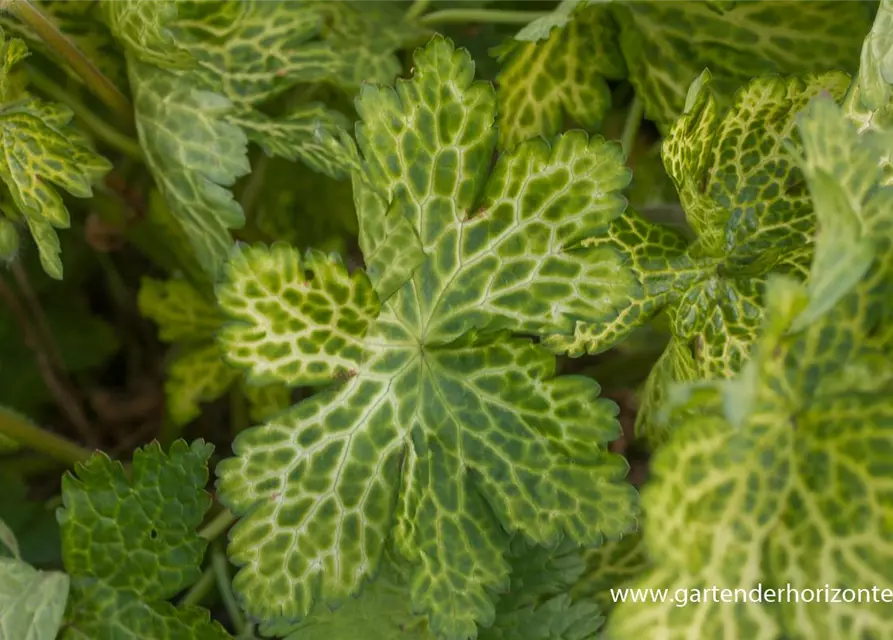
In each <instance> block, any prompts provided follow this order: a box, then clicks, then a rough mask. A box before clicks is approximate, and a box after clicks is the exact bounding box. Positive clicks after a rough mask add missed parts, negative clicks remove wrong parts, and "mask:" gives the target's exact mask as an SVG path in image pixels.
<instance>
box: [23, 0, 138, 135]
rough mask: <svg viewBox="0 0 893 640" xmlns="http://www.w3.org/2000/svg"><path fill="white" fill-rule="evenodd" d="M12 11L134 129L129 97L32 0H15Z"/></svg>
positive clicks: (124, 122)
mask: <svg viewBox="0 0 893 640" xmlns="http://www.w3.org/2000/svg"><path fill="white" fill-rule="evenodd" d="M9 10H10V11H11V12H12V13H14V14H15V15H16V17H18V19H19V20H21V21H22V22H23V23H25V25H26V26H27V27H28V28H30V29H31V30H32V31H33V32H34V33H36V34H37V35H38V36H39V37H40V39H41V40H43V41H44V42H45V43H46V44H47V46H49V47H50V49H52V50H53V51H55V52H56V53H57V54H58V55H59V56H60V57H61V58H62V59H63V60H65V62H67V63H68V65H69V66H70V67H71V68H72V69H73V70H74V72H75V73H76V74H78V75H79V76H80V77H81V78H82V79H83V81H84V83H85V84H86V85H87V87H88V88H89V89H90V91H92V92H93V93H94V94H95V95H96V97H98V98H99V99H100V100H102V101H103V102H104V103H105V104H107V105H108V106H109V108H110V109H112V111H114V112H115V113H116V114H117V115H118V117H119V118H120V119H121V122H122V124H124V125H126V126H127V127H128V128H132V127H133V108H132V107H131V105H130V101H129V100H128V99H127V97H126V96H125V95H124V94H123V93H121V91H119V90H118V87H116V86H115V85H114V84H113V83H112V81H111V80H109V79H108V78H106V77H105V75H103V73H102V72H101V71H100V70H99V69H98V68H97V67H96V65H94V64H93V62H92V61H91V60H90V58H88V57H87V56H85V55H84V53H83V52H82V51H81V50H80V49H78V47H77V45H75V44H74V42H72V41H71V40H69V38H68V36H66V35H65V34H64V33H62V32H61V31H60V30H59V27H58V26H56V24H55V23H54V22H53V21H52V20H51V19H50V18H49V17H48V16H46V15H45V14H44V13H43V11H41V10H40V9H39V8H38V7H37V6H35V5H34V4H32V3H31V2H30V1H29V0H16V1H15V2H13V3H11V4H10V5H9Z"/></svg>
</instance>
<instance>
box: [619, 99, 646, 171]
mask: <svg viewBox="0 0 893 640" xmlns="http://www.w3.org/2000/svg"><path fill="white" fill-rule="evenodd" d="M644 114H645V105H644V104H643V103H642V101H641V100H640V99H639V96H638V95H637V96H635V97H634V98H633V103H632V104H631V105H630V106H629V111H627V112H626V122H625V123H624V125H623V133H622V134H621V136H620V146H621V148H622V149H623V155H624V156H625V157H626V158H629V155H630V154H631V153H632V151H633V147H634V146H635V144H636V136H637V135H639V125H641V124H642V116H643V115H644Z"/></svg>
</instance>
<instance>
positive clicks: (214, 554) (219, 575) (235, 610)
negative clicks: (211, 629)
mask: <svg viewBox="0 0 893 640" xmlns="http://www.w3.org/2000/svg"><path fill="white" fill-rule="evenodd" d="M211 567H213V569H214V577H215V578H216V579H217V591H218V592H219V593H220V597H221V598H222V599H223V606H224V607H226V612H227V614H229V619H230V620H232V623H233V627H234V628H235V630H236V633H237V634H238V635H242V634H243V633H244V632H245V619H244V618H243V617H242V611H241V610H240V609H239V605H238V603H237V602H236V597H235V596H234V595H233V585H232V580H231V579H230V575H229V562H228V561H227V559H226V552H225V551H224V550H223V545H221V544H220V542H219V541H217V542H215V543H214V545H213V546H212V547H211Z"/></svg>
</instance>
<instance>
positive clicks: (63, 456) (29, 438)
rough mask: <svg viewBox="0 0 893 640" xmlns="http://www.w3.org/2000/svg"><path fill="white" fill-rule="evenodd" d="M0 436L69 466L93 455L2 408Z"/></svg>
mask: <svg viewBox="0 0 893 640" xmlns="http://www.w3.org/2000/svg"><path fill="white" fill-rule="evenodd" d="M0 434H2V435H4V436H6V437H7V438H10V439H12V440H15V441H16V442H18V443H19V444H21V445H23V446H26V447H28V448H29V449H33V450H34V451H39V452H40V453H44V454H46V455H48V456H50V457H51V458H53V459H55V460H59V461H60V462H64V463H65V464H69V465H73V464H74V463H76V462H82V461H84V460H86V459H87V458H89V457H90V456H91V455H93V452H92V451H90V450H89V449H85V448H84V447H82V446H80V445H78V444H76V443H74V442H72V441H71V440H67V439H66V438H63V437H62V436H57V435H56V434H55V433H50V432H49V431H46V430H44V429H41V428H40V427H38V426H37V425H36V424H34V423H33V422H31V421H30V420H28V419H27V418H25V417H24V416H21V415H19V414H18V413H15V412H14V411H10V410H9V409H6V408H3V407H0Z"/></svg>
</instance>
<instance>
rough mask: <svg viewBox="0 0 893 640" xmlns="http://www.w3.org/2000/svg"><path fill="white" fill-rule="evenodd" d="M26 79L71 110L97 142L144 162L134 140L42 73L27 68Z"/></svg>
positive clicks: (141, 151) (137, 144) (140, 149)
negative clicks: (99, 141)
mask: <svg viewBox="0 0 893 640" xmlns="http://www.w3.org/2000/svg"><path fill="white" fill-rule="evenodd" d="M28 78H29V80H30V81H31V84H32V85H33V86H34V87H36V88H37V90H38V91H40V92H41V93H43V94H44V95H46V96H47V97H48V98H51V99H52V100H55V101H56V102H61V103H62V104H64V105H65V106H67V107H68V108H69V109H71V111H72V113H74V116H75V118H77V119H78V120H80V121H81V123H83V125H84V126H85V127H87V129H89V130H90V132H91V133H92V134H94V135H95V136H96V137H97V138H98V139H99V140H101V141H102V142H104V143H106V144H107V145H109V146H110V147H112V148H114V149H116V150H118V151H120V152H121V153H123V154H124V155H126V156H127V157H128V158H133V159H134V160H138V161H140V162H143V161H144V159H143V150H142V148H140V145H139V143H138V142H137V141H136V140H135V139H134V138H131V137H130V136H128V135H126V134H124V133H121V132H120V131H118V130H117V129H115V128H114V127H112V126H109V124H108V123H107V122H106V121H105V120H103V119H102V118H100V117H99V116H97V115H95V114H94V113H93V112H92V111H91V110H90V108H89V107H87V106H86V105H84V104H83V103H81V102H80V101H79V100H78V99H77V98H75V97H74V96H72V95H71V94H70V93H68V92H67V91H66V90H65V89H63V88H62V87H60V86H59V85H58V84H56V83H55V82H54V81H53V80H51V79H50V78H49V77H48V76H46V75H44V74H43V72H41V71H39V70H38V69H36V68H35V67H33V66H29V67H28Z"/></svg>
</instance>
